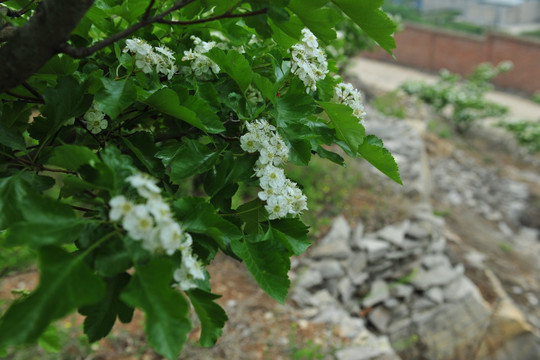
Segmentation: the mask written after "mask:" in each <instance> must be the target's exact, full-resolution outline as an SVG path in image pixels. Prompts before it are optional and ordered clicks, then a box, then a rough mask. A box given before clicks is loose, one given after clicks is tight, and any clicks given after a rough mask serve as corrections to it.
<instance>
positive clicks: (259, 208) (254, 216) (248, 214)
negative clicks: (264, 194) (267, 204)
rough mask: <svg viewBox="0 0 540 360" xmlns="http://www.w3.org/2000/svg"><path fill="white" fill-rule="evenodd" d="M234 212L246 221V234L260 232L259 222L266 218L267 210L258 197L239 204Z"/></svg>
mask: <svg viewBox="0 0 540 360" xmlns="http://www.w3.org/2000/svg"><path fill="white" fill-rule="evenodd" d="M234 214H235V215H236V216H238V217H239V218H240V219H242V221H244V222H245V223H246V225H245V227H244V231H245V232H246V233H248V234H258V233H259V232H260V231H259V230H260V225H259V223H261V222H263V221H267V220H268V212H267V211H266V210H265V208H264V203H263V202H262V200H260V199H259V198H256V199H254V200H252V201H250V202H247V203H245V204H242V205H240V206H239V207H238V208H237V209H236V211H235V213H234Z"/></svg>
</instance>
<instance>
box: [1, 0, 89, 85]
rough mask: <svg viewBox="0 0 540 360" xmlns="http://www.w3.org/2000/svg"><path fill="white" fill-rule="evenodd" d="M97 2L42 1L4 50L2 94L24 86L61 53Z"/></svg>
mask: <svg viewBox="0 0 540 360" xmlns="http://www.w3.org/2000/svg"><path fill="white" fill-rule="evenodd" d="M93 3H94V0H42V1H41V4H40V5H39V7H38V8H37V9H36V12H35V14H34V15H33V16H32V18H31V19H30V20H28V22H27V23H26V24H24V25H23V26H21V27H20V28H19V29H17V30H16V31H15V33H14V34H13V35H12V36H10V37H9V39H8V40H7V41H6V43H5V44H4V45H3V46H1V47H0V93H2V92H5V91H7V90H9V89H12V88H14V87H16V86H18V85H21V84H22V83H23V82H24V81H25V80H26V79H28V78H29V77H30V76H32V75H33V74H34V73H35V72H36V71H38V70H39V69H40V68H41V67H42V66H43V65H44V64H45V63H46V62H47V61H48V60H49V59H50V58H51V57H53V56H54V55H55V54H57V53H58V52H59V48H60V45H61V44H63V43H65V42H66V41H67V39H68V37H69V35H70V34H71V32H72V31H73V30H74V29H75V27H76V26H77V24H78V23H79V21H80V20H81V19H82V18H83V16H84V14H86V11H88V9H89V8H90V7H91V6H92V4H93Z"/></svg>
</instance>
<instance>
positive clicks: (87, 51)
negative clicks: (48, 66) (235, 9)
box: [57, 0, 195, 59]
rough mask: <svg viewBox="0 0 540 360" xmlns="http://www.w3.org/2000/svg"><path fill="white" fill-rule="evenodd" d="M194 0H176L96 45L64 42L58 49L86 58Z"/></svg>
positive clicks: (73, 55) (75, 56) (78, 57)
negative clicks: (149, 16)
mask: <svg viewBox="0 0 540 360" xmlns="http://www.w3.org/2000/svg"><path fill="white" fill-rule="evenodd" d="M193 1H195V0H179V1H177V2H175V3H174V5H173V6H171V7H170V8H169V9H167V10H165V11H163V12H162V13H160V14H158V15H156V16H154V17H151V18H146V19H141V20H140V21H139V22H138V23H136V24H134V25H132V26H130V27H128V28H127V29H125V30H124V31H121V32H119V33H116V34H114V35H113V36H111V37H110V38H107V39H105V40H102V41H99V42H97V43H95V44H94V45H92V46H90V47H87V48H76V47H73V46H70V45H68V44H67V43H63V44H61V45H60V46H59V48H58V49H57V50H58V52H62V53H64V54H67V55H69V56H71V57H73V58H76V59H81V58H85V57H87V56H90V55H92V54H93V53H95V52H96V51H98V50H101V49H103V48H104V47H107V46H109V45H111V44H113V43H115V42H117V41H118V40H120V39H123V38H125V37H127V36H129V35H131V34H133V33H134V32H135V31H137V30H139V29H140V28H142V27H144V26H146V25H149V24H152V23H155V22H157V21H158V20H161V19H163V18H164V17H165V16H167V15H169V14H170V13H172V12H173V11H176V10H179V9H181V8H183V7H184V6H186V5H188V4H190V3H192V2H193Z"/></svg>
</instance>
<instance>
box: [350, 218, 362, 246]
mask: <svg viewBox="0 0 540 360" xmlns="http://www.w3.org/2000/svg"><path fill="white" fill-rule="evenodd" d="M363 236H364V224H362V223H358V225H356V227H355V228H354V230H353V232H352V236H351V247H352V248H353V249H356V250H358V249H360V245H359V244H360V242H361V241H362V237H363Z"/></svg>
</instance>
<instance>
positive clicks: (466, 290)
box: [443, 276, 482, 301]
mask: <svg viewBox="0 0 540 360" xmlns="http://www.w3.org/2000/svg"><path fill="white" fill-rule="evenodd" d="M443 294H444V299H445V300H446V301H458V300H461V299H463V298H465V297H467V296H472V297H474V298H476V299H481V298H482V295H481V294H480V290H478V288H477V287H476V285H474V283H473V282H472V281H471V280H470V279H469V278H468V277H465V276H460V277H459V278H458V279H456V280H455V281H453V282H451V283H450V284H448V285H446V286H445V287H444V288H443Z"/></svg>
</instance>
